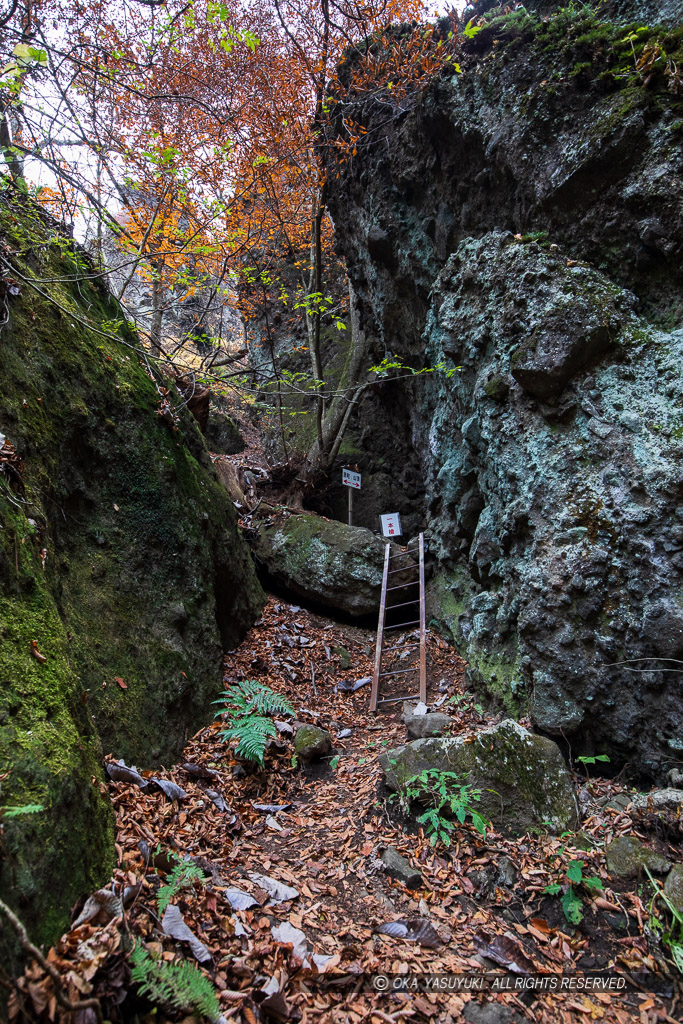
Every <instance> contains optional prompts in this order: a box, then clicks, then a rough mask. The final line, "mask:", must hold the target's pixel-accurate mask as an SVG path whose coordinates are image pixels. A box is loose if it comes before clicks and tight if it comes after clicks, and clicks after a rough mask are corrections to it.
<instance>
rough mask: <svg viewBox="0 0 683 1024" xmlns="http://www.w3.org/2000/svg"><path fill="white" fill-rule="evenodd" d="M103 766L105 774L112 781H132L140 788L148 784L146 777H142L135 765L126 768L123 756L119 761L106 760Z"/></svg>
mask: <svg viewBox="0 0 683 1024" xmlns="http://www.w3.org/2000/svg"><path fill="white" fill-rule="evenodd" d="M104 767H105V771H106V773H107V775H108V776H109V778H110V779H111V780H112V781H113V782H134V783H135V785H136V786H139V787H140V789H144V788H145V786H148V785H149V783H148V781H147V779H143V777H142V775H140V772H139V771H138V770H137V768H135V766H133V767H132V768H128V767H127V765H125V764H124V762H123V758H121V760H120V761H107V763H106V764H105V766H104Z"/></svg>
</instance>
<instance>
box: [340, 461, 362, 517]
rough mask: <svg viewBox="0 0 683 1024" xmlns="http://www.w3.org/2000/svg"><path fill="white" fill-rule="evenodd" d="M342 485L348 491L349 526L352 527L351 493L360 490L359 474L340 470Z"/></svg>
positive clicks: (350, 470) (349, 470)
mask: <svg viewBox="0 0 683 1024" xmlns="http://www.w3.org/2000/svg"><path fill="white" fill-rule="evenodd" d="M342 484H343V485H344V487H348V489H349V526H352V525H353V523H352V518H353V492H354V491H359V490H360V473H356V472H354V470H352V469H342Z"/></svg>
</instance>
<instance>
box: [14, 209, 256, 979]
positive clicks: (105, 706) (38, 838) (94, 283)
mask: <svg viewBox="0 0 683 1024" xmlns="http://www.w3.org/2000/svg"><path fill="white" fill-rule="evenodd" d="M0 253H1V254H2V263H1V264H0V297H1V298H2V308H3V316H2V319H3V320H4V323H3V325H2V329H1V332H0V380H1V381H2V389H1V392H0V434H1V435H2V438H1V439H0V780H1V781H0V786H1V790H0V809H1V808H7V807H24V806H26V805H39V806H40V807H41V808H42V810H40V811H38V812H36V813H33V814H30V815H21V816H19V817H16V818H9V817H5V818H4V820H3V824H2V844H1V846H0V893H1V894H2V897H3V898H4V899H7V900H8V901H9V902H10V903H11V905H12V906H13V907H14V908H16V910H17V912H18V913H19V914H20V915H21V916H22V918H23V919H24V920H25V922H26V924H27V926H28V927H29V928H30V930H31V933H32V936H33V937H34V938H36V939H37V940H39V941H51V940H54V938H55V937H56V936H58V935H59V933H60V931H61V930H62V928H63V925H64V923H65V919H66V915H67V914H68V910H69V907H70V906H71V904H72V903H73V902H74V901H75V899H76V898H77V897H78V896H79V895H81V894H83V893H87V892H88V891H90V890H91V889H92V888H96V887H97V886H98V885H100V884H102V883H103V882H104V881H105V880H106V878H107V877H108V873H109V870H110V867H111V862H112V856H113V835H112V831H113V830H112V817H111V808H110V804H109V800H108V797H107V795H106V791H105V792H104V797H103V795H102V792H101V788H102V755H103V753H113V754H114V755H115V756H116V757H124V758H126V760H127V761H130V760H134V759H136V760H137V761H138V763H139V764H141V765H143V766H145V767H152V766H153V765H154V764H155V763H157V764H158V763H159V761H160V759H162V758H164V759H165V758H171V757H173V756H174V755H175V754H177V753H178V752H179V751H180V750H181V749H182V747H183V743H184V740H185V738H186V736H187V735H188V733H189V732H190V731H191V730H193V729H195V728H196V727H198V725H199V724H201V723H202V722H205V721H206V720H207V719H208V718H209V717H210V712H209V703H210V701H211V699H212V698H213V697H214V696H215V695H216V694H217V692H218V691H219V690H220V688H221V671H220V668H221V651H222V649H223V647H224V645H225V646H230V645H234V644H235V643H236V642H237V641H238V640H239V639H240V638H241V636H242V635H243V633H244V632H245V631H246V629H247V628H248V627H249V625H250V624H251V622H252V621H253V620H254V618H255V617H256V616H257V615H258V612H259V610H260V607H261V605H262V602H263V595H262V592H261V588H260V586H259V584H258V582H257V580H256V577H255V575H254V571H253V567H252V563H251V559H250V556H249V553H248V550H247V548H246V546H245V545H244V543H243V542H242V540H241V538H240V536H239V535H238V532H237V528H236V520H235V511H234V508H233V507H232V503H231V502H230V500H229V498H228V495H227V493H226V492H225V491H224V490H223V488H222V487H221V486H220V484H219V483H218V480H217V479H216V476H215V473H214V471H213V468H212V466H211V461H210V458H209V455H208V452H207V450H206V447H205V445H204V442H203V439H202V437H201V434H200V433H199V431H198V429H197V426H196V424H195V422H194V420H193V419H192V417H191V416H190V415H189V414H188V413H187V411H186V410H185V411H183V410H180V409H179V411H178V412H177V413H176V421H175V422H173V420H172V419H171V421H170V422H169V421H168V420H167V419H165V418H164V417H163V416H161V415H159V412H160V411H161V410H162V400H163V397H164V396H163V389H164V388H167V389H168V391H167V393H168V396H169V398H170V401H171V404H175V405H177V406H180V405H181V402H180V396H178V395H177V393H176V392H175V390H174V385H173V383H172V381H171V380H166V381H164V380H163V378H160V377H159V375H158V373H155V374H151V373H149V372H148V369H147V367H146V366H145V363H144V358H141V356H143V355H144V354H143V353H142V350H141V348H140V345H139V341H138V339H137V338H136V336H135V335H133V334H132V333H131V332H130V330H129V329H128V328H127V327H126V325H125V322H124V321H123V319H122V317H121V313H120V309H119V307H118V306H117V304H116V303H115V301H114V300H113V299H112V298H111V296H110V295H109V293H108V292H107V291H106V289H105V288H104V287H103V286H102V284H101V283H100V278H99V277H98V275H97V274H96V272H95V268H94V267H92V265H90V264H89V262H88V261H87V258H86V256H85V254H84V253H83V252H81V251H79V250H78V249H77V247H74V245H73V243H71V242H70V240H69V239H66V238H64V236H63V235H61V234H60V232H59V229H58V227H57V225H55V224H54V223H52V222H51V221H50V220H49V218H47V217H45V216H44V215H42V214H41V213H40V212H39V211H38V210H37V209H35V208H31V207H30V206H29V205H28V204H27V203H23V202H15V203H10V202H9V201H8V200H7V198H6V196H5V197H4V198H3V202H2V207H1V208H0ZM88 325H89V326H88ZM90 328H91V329H90ZM174 394H176V395H177V399H178V401H175V400H174ZM0 938H1V937H0ZM2 948H3V947H2V946H1V945H0V949H2ZM5 952H6V950H5ZM0 959H3V961H5V956H4V955H2V956H0Z"/></svg>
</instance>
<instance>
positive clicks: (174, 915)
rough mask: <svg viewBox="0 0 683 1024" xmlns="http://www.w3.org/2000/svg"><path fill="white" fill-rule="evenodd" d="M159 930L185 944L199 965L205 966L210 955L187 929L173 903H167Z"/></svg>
mask: <svg viewBox="0 0 683 1024" xmlns="http://www.w3.org/2000/svg"><path fill="white" fill-rule="evenodd" d="M161 928H162V931H163V932H164V934H165V935H170V936H171V938H172V939H177V940H178V942H187V943H188V945H189V947H190V949H191V950H192V953H193V954H194V956H195V957H196V959H197V960H198V961H199V963H200V964H205V963H206V962H207V961H208V960H210V959H211V954H210V953H209V951H208V949H207V948H206V946H205V945H204V943H203V942H200V941H199V939H198V938H197V936H196V935H195V934H194V932H193V931H191V930H190V929H189V928H188V927H187V925H186V924H185V922H184V920H183V915H182V914H181V913H180V910H179V909H178V907H176V906H175V905H174V904H173V903H169V905H168V907H167V908H166V911H165V913H164V916H163V917H162V919H161Z"/></svg>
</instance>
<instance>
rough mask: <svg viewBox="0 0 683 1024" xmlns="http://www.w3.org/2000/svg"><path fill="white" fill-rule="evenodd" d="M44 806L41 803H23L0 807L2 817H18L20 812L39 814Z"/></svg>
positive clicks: (0, 817) (0, 816) (0, 818)
mask: <svg viewBox="0 0 683 1024" xmlns="http://www.w3.org/2000/svg"><path fill="white" fill-rule="evenodd" d="M44 810H45V808H44V807H43V805H42V804H24V806H23V807H0V820H2V818H19V817H20V816H21V815H22V814H40V812H41V811H44Z"/></svg>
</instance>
